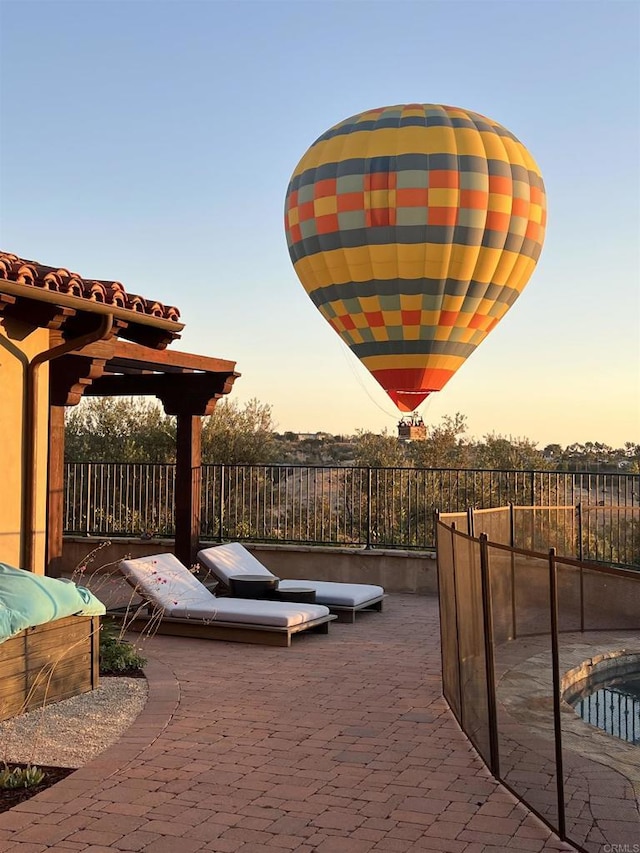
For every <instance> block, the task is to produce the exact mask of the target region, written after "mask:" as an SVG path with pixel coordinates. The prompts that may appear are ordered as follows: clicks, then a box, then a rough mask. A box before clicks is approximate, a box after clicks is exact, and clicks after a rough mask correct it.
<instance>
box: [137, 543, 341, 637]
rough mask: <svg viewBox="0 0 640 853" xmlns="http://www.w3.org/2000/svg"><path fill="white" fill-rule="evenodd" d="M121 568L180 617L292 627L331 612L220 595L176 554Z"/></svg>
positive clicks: (155, 601)
mask: <svg viewBox="0 0 640 853" xmlns="http://www.w3.org/2000/svg"><path fill="white" fill-rule="evenodd" d="M120 569H121V571H122V573H123V574H124V576H125V577H126V578H127V580H128V581H129V583H130V584H131V585H132V586H134V587H135V588H136V589H137V590H138V591H139V593H140V595H141V596H142V597H143V598H146V599H148V600H149V601H151V602H152V603H153V604H155V605H156V606H157V607H160V608H161V609H162V610H163V611H164V613H165V614H166V615H167V616H172V617H174V618H178V619H197V620H198V621H216V620H218V621H220V622H237V623H238V624H239V625H242V624H245V625H269V626H272V627H278V628H291V627H293V626H295V625H302V624H304V623H305V622H309V621H311V620H313V619H321V618H322V617H324V616H328V615H329V610H328V609H327V608H326V607H323V606H322V605H319V604H298V603H293V602H284V601H282V602H281V601H258V600H255V599H244V598H217V597H216V596H215V595H213V594H212V593H211V592H209V590H208V589H207V588H206V587H205V586H204V585H203V584H202V583H200V581H199V580H198V579H197V578H196V577H194V575H193V574H192V573H191V572H190V571H189V569H187V568H186V567H185V566H183V565H182V563H181V562H180V560H178V558H177V557H176V556H175V555H174V554H155V555H154V556H151V557H141V558H139V559H137V560H122V561H121V562H120Z"/></svg>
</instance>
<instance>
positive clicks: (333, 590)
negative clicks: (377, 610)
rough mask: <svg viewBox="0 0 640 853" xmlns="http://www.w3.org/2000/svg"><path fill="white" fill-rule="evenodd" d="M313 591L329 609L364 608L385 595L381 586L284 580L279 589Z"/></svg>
mask: <svg viewBox="0 0 640 853" xmlns="http://www.w3.org/2000/svg"><path fill="white" fill-rule="evenodd" d="M298 587H303V588H304V589H313V590H315V593H316V601H321V602H322V604H326V605H328V606H329V607H362V606H363V605H365V604H366V603H367V601H374V600H375V601H378V600H379V599H380V597H381V596H383V595H384V589H383V588H382V587H381V586H375V585H374V584H368V583H334V582H331V581H308V580H294V581H292V580H282V581H280V583H279V584H278V589H284V590H289V589H297V588H298Z"/></svg>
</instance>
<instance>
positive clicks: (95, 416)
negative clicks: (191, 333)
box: [65, 397, 640, 473]
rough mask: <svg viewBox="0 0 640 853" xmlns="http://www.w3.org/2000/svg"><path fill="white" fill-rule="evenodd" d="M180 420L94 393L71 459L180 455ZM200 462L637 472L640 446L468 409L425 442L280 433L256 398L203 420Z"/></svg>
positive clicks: (359, 434) (227, 404)
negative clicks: (477, 421) (539, 438)
mask: <svg viewBox="0 0 640 853" xmlns="http://www.w3.org/2000/svg"><path fill="white" fill-rule="evenodd" d="M175 439H176V423H175V418H174V417H172V416H169V415H166V414H165V413H164V411H163V410H162V408H161V407H160V405H159V403H158V402H157V401H155V400H150V399H146V398H112V397H94V398H88V399H86V400H83V401H82V402H81V403H80V404H79V405H78V406H75V407H73V408H70V409H68V410H67V413H66V428H65V458H66V459H67V461H69V462H115V461H117V462H164V463H171V462H174V461H175ZM202 460H203V462H204V463H212V464H216V463H217V464H228V465H234V464H236V465H237V464H248V465H256V464H265V465H266V464H288V465H296V464H298V465H340V466H342V465H357V466H364V467H373V468H377V467H381V468H382V467H409V468H483V469H492V470H500V469H504V470H592V471H597V470H612V471H615V470H620V471H621V472H623V473H638V472H639V471H640V444H636V443H634V442H626V444H625V446H624V447H623V448H611V447H609V446H608V445H606V444H602V443H598V442H587V443H586V444H584V445H582V444H577V443H574V444H571V445H568V446H567V447H565V448H563V447H562V446H561V445H559V444H551V445H547V446H546V447H545V448H543V449H538V447H537V444H536V442H534V441H532V440H530V439H528V438H513V437H510V436H509V437H507V436H503V435H500V434H495V433H491V434H487V435H485V436H483V437H482V438H481V439H480V440H478V439H472V438H470V437H468V436H467V419H466V417H465V415H463V414H460V413H456V414H455V415H445V416H444V417H443V418H442V419H441V421H440V422H439V423H437V424H434V425H430V426H429V428H428V430H427V437H426V439H425V440H424V441H411V442H403V441H400V440H399V439H398V438H397V437H396V436H395V435H392V434H389V433H388V432H383V433H381V434H379V433H373V432H371V431H368V430H357V431H356V433H355V435H353V436H331V435H328V434H326V433H316V434H315V435H311V436H308V435H307V436H299V435H297V434H295V433H292V432H285V433H278V432H277V431H276V424H275V422H274V418H273V412H272V408H271V406H270V405H269V404H266V403H261V402H260V401H258V400H256V399H253V400H250V401H249V402H247V403H245V404H243V405H242V404H240V403H238V402H236V401H235V400H233V399H224V400H222V401H220V402H219V403H218V405H217V406H216V408H215V409H214V412H213V414H212V415H210V416H209V417H206V418H204V419H203V426H202Z"/></svg>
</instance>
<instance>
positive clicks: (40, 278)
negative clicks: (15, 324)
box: [0, 251, 180, 323]
mask: <svg viewBox="0 0 640 853" xmlns="http://www.w3.org/2000/svg"><path fill="white" fill-rule="evenodd" d="M0 279H5V280H6V281H12V282H15V283H16V284H25V285H28V286H30V287H39V288H42V289H43V290H50V291H53V292H55V293H62V294H65V295H67V296H76V297H81V298H82V299H90V300H92V301H94V302H102V303H104V304H105V305H113V306H114V307H116V308H125V309H128V310H130V311H136V312H138V313H139V314H147V315H149V316H151V317H158V318H159V319H163V320H171V321H172V322H174V323H177V322H179V319H180V312H179V311H178V309H177V308H175V307H174V306H173V305H163V304H162V303H160V302H156V301H155V300H153V299H145V298H144V297H142V296H138V295H137V294H135V293H128V292H127V291H126V290H125V289H124V287H123V285H122V284H120V282H119V281H99V280H96V279H87V278H82V276H80V275H78V274H77V273H74V272H70V271H69V270H67V269H60V268H56V267H47V266H45V265H44V264H39V263H38V262H37V261H28V260H25V259H24V258H19V257H18V256H17V255H12V254H10V253H9V252H1V251H0Z"/></svg>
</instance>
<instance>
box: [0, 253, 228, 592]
mask: <svg viewBox="0 0 640 853" xmlns="http://www.w3.org/2000/svg"><path fill="white" fill-rule="evenodd" d="M0 318H1V319H2V322H3V323H4V324H5V325H6V324H9V325H11V324H22V325H23V326H25V327H26V328H29V327H31V328H36V327H44V328H48V329H49V330H50V335H49V342H50V348H49V349H48V350H47V351H45V352H44V353H41V354H39V355H38V356H36V357H35V358H34V359H32V361H31V363H30V364H29V365H28V366H27V372H28V373H30V374H33V376H32V381H31V384H32V386H34V387H35V390H34V391H33V394H32V396H34V397H35V396H36V394H37V373H38V370H37V369H38V367H39V366H40V365H41V364H44V363H48V365H49V454H48V507H47V559H46V571H47V573H48V574H52V575H56V574H59V570H60V560H61V556H62V533H63V509H64V412H65V407H67V406H74V405H76V404H77V403H79V402H80V400H81V398H82V397H83V396H103V397H107V396H109V397H112V396H113V397H116V396H153V397H157V398H158V399H159V400H160V401H161V403H162V405H163V407H164V410H165V412H166V413H167V414H168V415H175V416H176V418H177V447H176V486H175V488H176V494H175V506H176V517H175V554H176V556H177V557H178V559H179V560H181V562H183V563H184V564H185V565H187V566H189V565H191V564H192V563H193V562H194V559H195V552H196V551H197V548H198V539H199V533H200V484H201V455H200V441H201V426H202V421H201V418H202V416H204V415H210V414H211V413H212V411H213V409H214V407H215V405H216V403H217V401H218V400H219V399H220V398H221V397H223V396H224V395H225V394H228V393H229V392H230V391H231V388H232V386H233V383H234V381H235V379H236V378H237V377H238V376H239V374H238V373H236V372H235V366H236V365H235V362H233V361H227V360H225V359H218V358H209V357H206V356H200V355H193V354H190V353H184V352H177V351H172V350H169V349H166V347H167V345H168V344H170V343H171V342H172V341H174V340H175V339H176V338H178V337H179V333H180V331H181V330H182V328H183V324H182V323H180V322H179V321H178V319H179V313H178V311H177V309H175V308H173V307H171V306H164V305H161V304H160V303H157V302H152V301H150V300H145V299H143V298H142V297H138V296H136V295H134V294H129V293H127V292H126V291H125V290H124V288H123V287H122V285H120V284H119V283H117V282H102V281H88V280H85V279H82V278H80V277H79V276H77V275H75V274H73V273H69V272H68V271H67V270H56V269H55V268H52V267H43V266H42V265H41V264H37V263H35V262H32V261H23V260H21V259H20V258H16V256H14V255H6V254H2V253H0ZM27 408H29V407H28V406H27ZM27 420H28V419H27ZM31 431H32V432H34V431H35V419H34V418H32V421H31ZM27 432H28V429H27ZM30 443H31V444H32V445H33V446H34V447H35V436H33V435H32V436H31V438H30ZM30 462H31V467H32V468H33V467H34V466H35V464H36V462H35V450H33V451H32V453H31V458H30ZM26 467H27V476H28V475H29V470H28V469H29V462H27V466H26ZM28 491H29V490H27V493H28ZM27 498H28V494H27ZM30 512H31V510H30V507H29V500H28V499H27V501H26V507H25V511H24V516H25V517H26V518H29V517H30ZM31 516H32V513H31ZM32 528H33V524H32ZM31 536H33V529H32V530H31ZM25 551H26V558H25V563H26V565H25V568H30V566H29V559H28V557H29V548H28V547H27V548H25Z"/></svg>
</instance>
